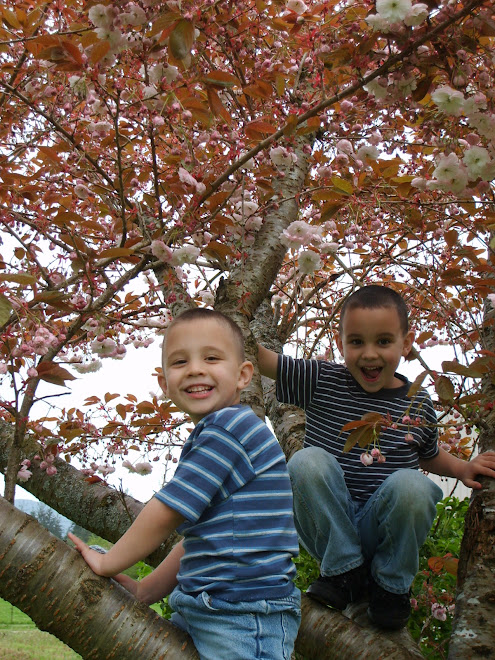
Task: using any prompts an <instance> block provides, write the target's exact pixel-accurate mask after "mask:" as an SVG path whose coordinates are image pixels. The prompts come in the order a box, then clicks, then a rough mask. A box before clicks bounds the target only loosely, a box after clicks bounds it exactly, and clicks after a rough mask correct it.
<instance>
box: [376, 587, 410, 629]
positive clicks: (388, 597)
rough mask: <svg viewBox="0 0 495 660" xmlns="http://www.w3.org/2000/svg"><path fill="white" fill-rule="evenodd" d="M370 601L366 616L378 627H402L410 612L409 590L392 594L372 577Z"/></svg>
mask: <svg viewBox="0 0 495 660" xmlns="http://www.w3.org/2000/svg"><path fill="white" fill-rule="evenodd" d="M369 589H370V602H369V607H368V616H369V618H370V620H371V622H372V623H374V624H375V626H378V627H379V628H387V629H389V630H399V629H400V628H403V627H404V626H405V625H406V623H407V621H408V619H409V616H410V614H411V599H410V592H408V593H407V594H393V593H392V592H390V591H387V590H386V589H383V588H382V587H380V585H378V584H377V583H376V582H375V581H374V580H373V579H372V578H371V579H370V585H369Z"/></svg>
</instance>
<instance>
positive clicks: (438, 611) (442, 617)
mask: <svg viewBox="0 0 495 660" xmlns="http://www.w3.org/2000/svg"><path fill="white" fill-rule="evenodd" d="M431 613H432V616H433V617H434V618H435V619H438V620H439V621H446V620H447V610H446V609H445V607H444V606H443V605H440V603H432V605H431Z"/></svg>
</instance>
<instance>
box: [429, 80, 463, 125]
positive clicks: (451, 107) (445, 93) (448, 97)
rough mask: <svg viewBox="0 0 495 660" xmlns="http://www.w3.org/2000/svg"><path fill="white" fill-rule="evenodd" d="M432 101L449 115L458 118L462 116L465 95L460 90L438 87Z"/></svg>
mask: <svg viewBox="0 0 495 660" xmlns="http://www.w3.org/2000/svg"><path fill="white" fill-rule="evenodd" d="M431 99H432V101H433V103H435V105H436V106H437V107H438V108H439V110H442V111H443V112H446V113H448V114H449V115H454V117H458V116H459V115H460V114H461V111H462V109H463V106H464V94H463V93H462V92H460V91H459V90H456V89H452V87H449V86H448V85H443V86H442V87H438V89H436V90H435V91H434V92H433V93H432V95H431Z"/></svg>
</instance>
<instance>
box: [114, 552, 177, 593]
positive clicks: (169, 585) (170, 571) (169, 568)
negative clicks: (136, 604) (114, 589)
mask: <svg viewBox="0 0 495 660" xmlns="http://www.w3.org/2000/svg"><path fill="white" fill-rule="evenodd" d="M183 554H184V547H183V541H181V542H180V543H177V545H175V546H174V547H173V548H172V550H171V552H170V553H169V554H168V555H167V556H166V557H165V559H164V560H163V561H162V563H161V564H160V565H159V566H157V568H155V570H154V571H153V572H152V573H150V574H149V575H147V576H146V577H145V578H143V579H142V580H140V581H139V582H138V581H137V580H133V579H132V578H130V577H129V576H128V575H125V574H124V573H119V575H116V576H115V577H114V579H115V580H117V582H120V584H121V585H122V586H123V587H125V588H126V589H127V591H130V592H131V593H132V594H134V596H135V597H136V598H137V600H140V601H141V602H142V603H146V605H151V604H152V603H156V602H158V601H159V600H161V599H162V598H165V596H168V595H169V594H170V593H172V591H173V590H174V589H175V587H176V586H177V573H178V572H179V567H180V560H181V557H182V556H183Z"/></svg>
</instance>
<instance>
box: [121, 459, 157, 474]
mask: <svg viewBox="0 0 495 660" xmlns="http://www.w3.org/2000/svg"><path fill="white" fill-rule="evenodd" d="M122 467H125V468H127V470H129V472H132V473H133V474H140V475H142V476H144V475H147V474H151V472H152V471H153V466H152V465H151V463H148V462H145V461H140V462H139V463H136V464H135V465H133V464H132V463H131V462H130V461H124V462H123V463H122Z"/></svg>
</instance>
